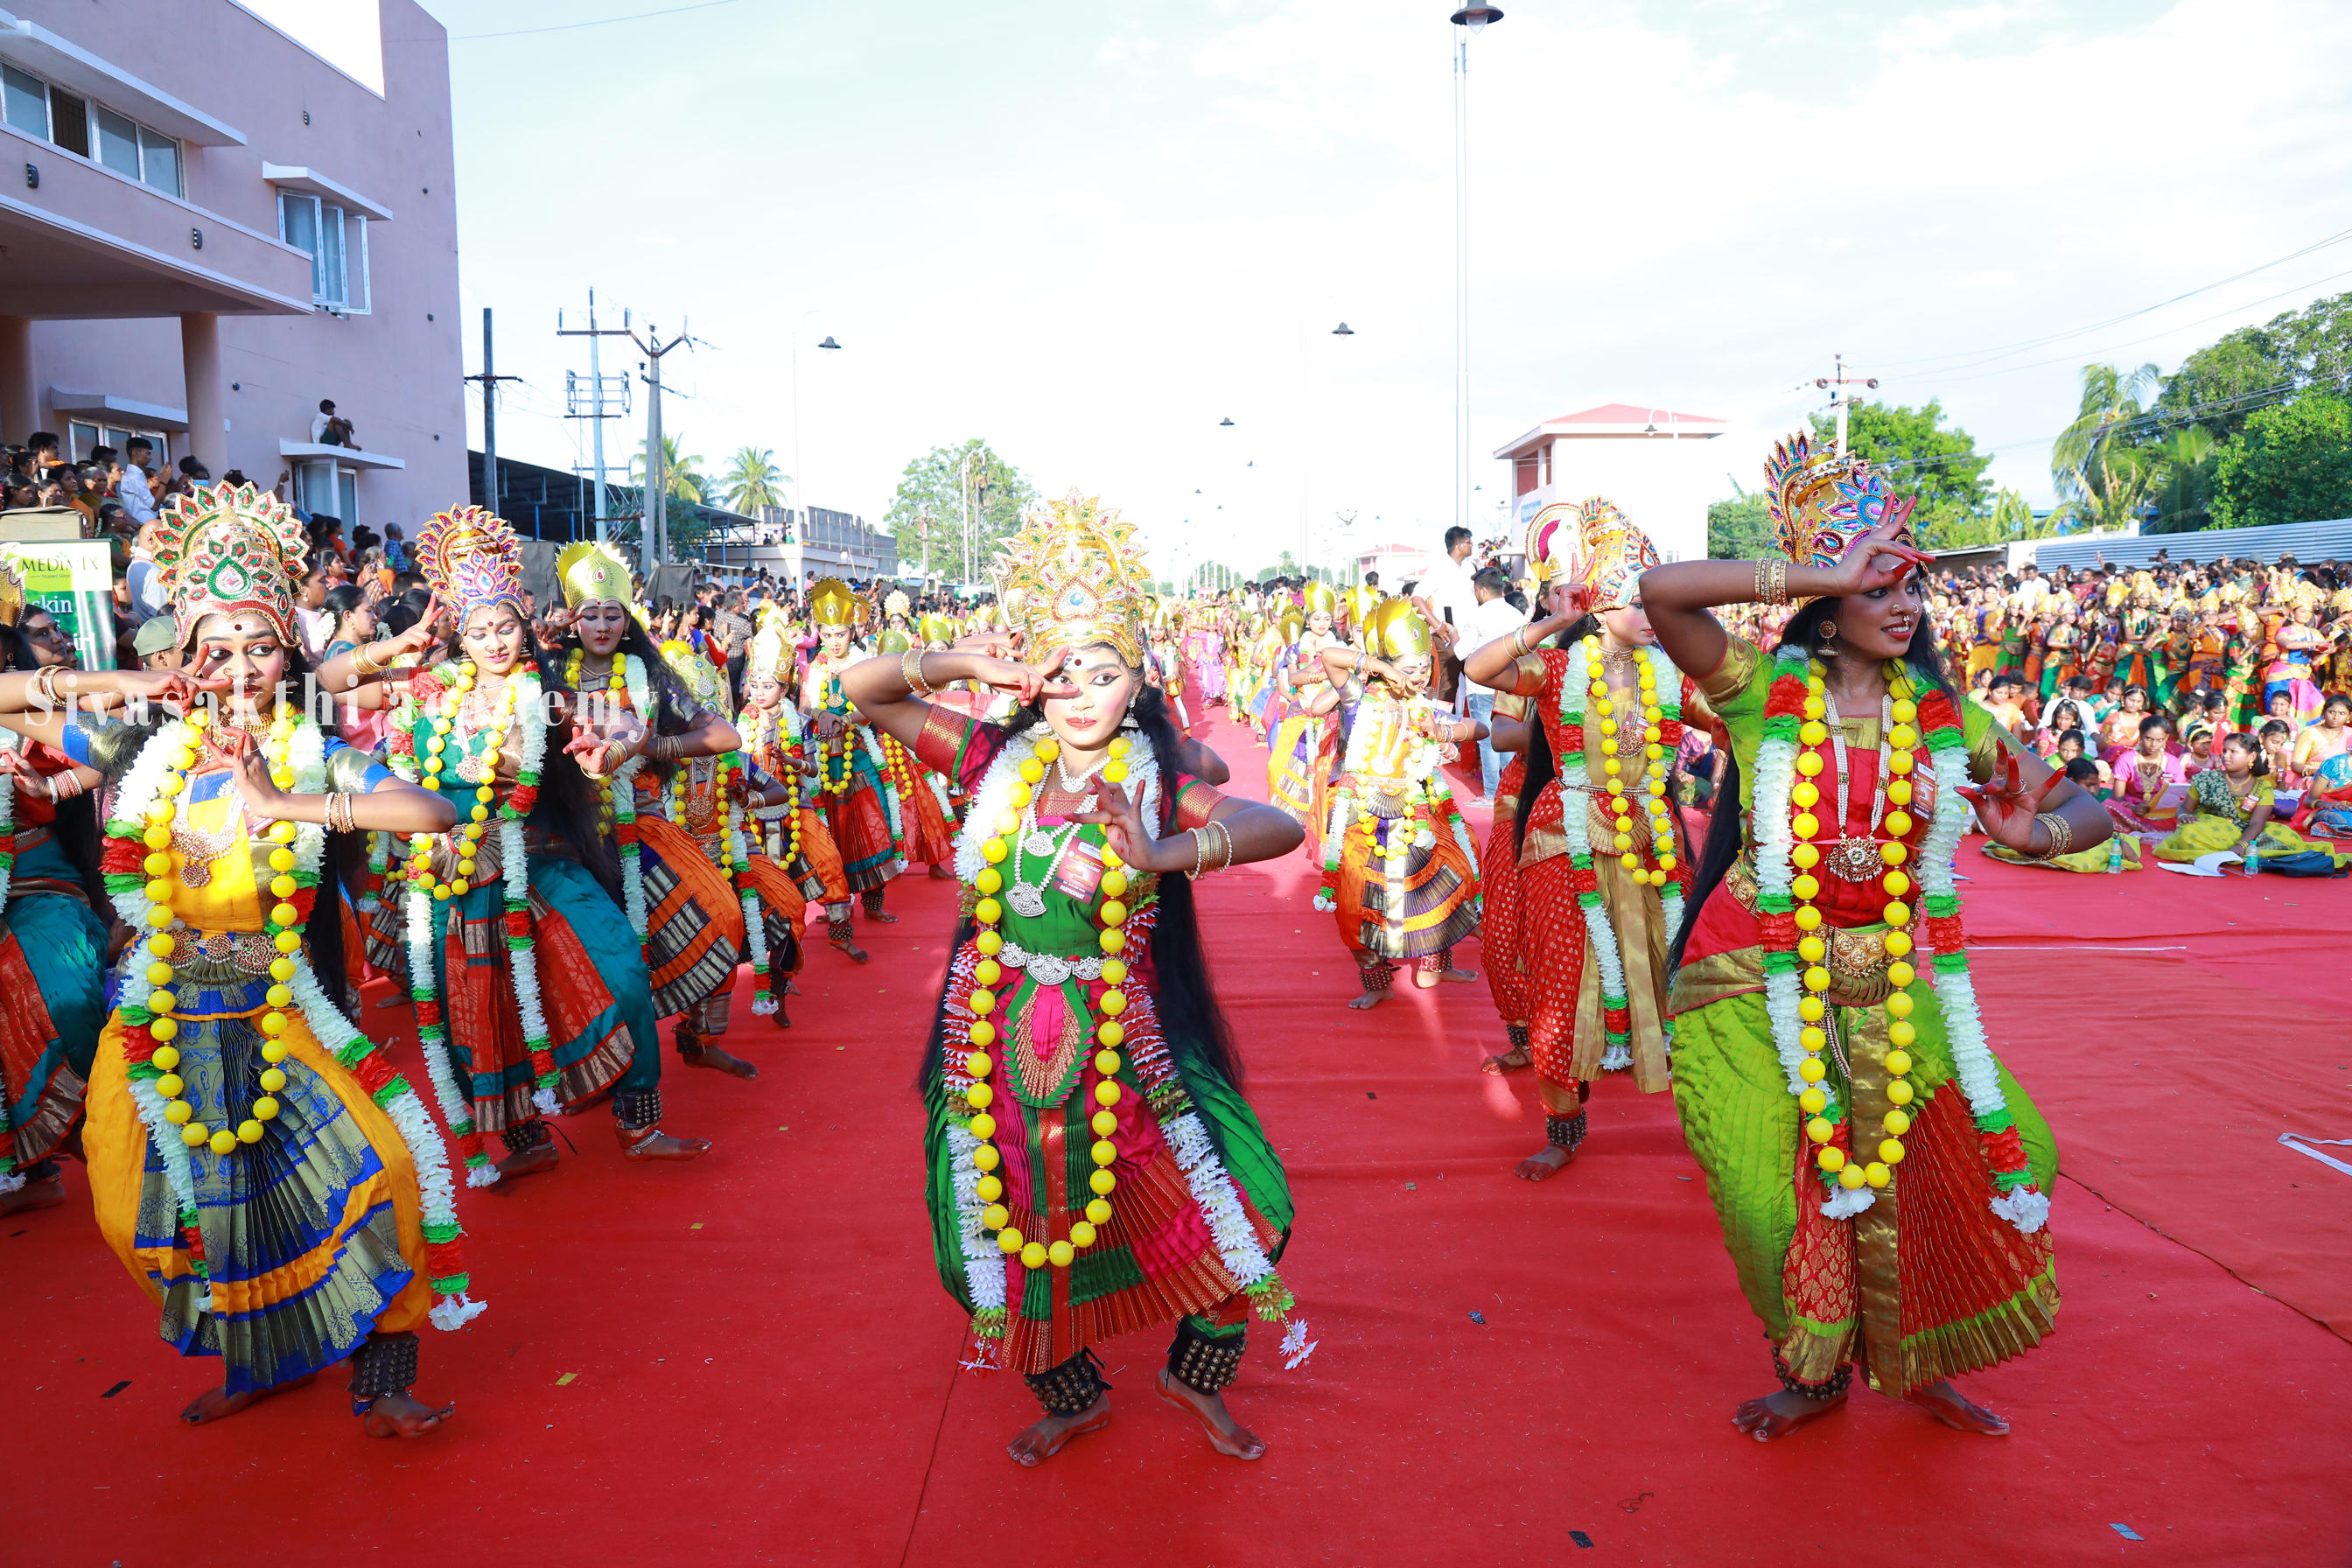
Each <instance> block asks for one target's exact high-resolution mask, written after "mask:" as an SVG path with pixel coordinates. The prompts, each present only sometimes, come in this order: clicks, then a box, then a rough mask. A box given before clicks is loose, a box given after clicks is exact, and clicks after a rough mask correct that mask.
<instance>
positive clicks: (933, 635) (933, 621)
mask: <svg viewBox="0 0 2352 1568" xmlns="http://www.w3.org/2000/svg"><path fill="white" fill-rule="evenodd" d="M915 629H916V630H917V631H919V632H920V633H922V634H923V641H924V642H925V643H926V644H929V643H935V642H953V641H955V639H956V627H955V623H954V622H953V621H951V620H950V619H948V617H947V616H942V615H938V614H932V615H928V616H924V617H923V618H922V619H921V620H920V621H918V622H917V623H916V624H915Z"/></svg>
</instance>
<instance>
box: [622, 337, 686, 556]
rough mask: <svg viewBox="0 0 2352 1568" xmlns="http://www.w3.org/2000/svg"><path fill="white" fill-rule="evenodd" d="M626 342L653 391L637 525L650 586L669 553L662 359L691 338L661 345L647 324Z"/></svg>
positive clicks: (674, 339) (650, 402) (649, 400)
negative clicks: (641, 358)
mask: <svg viewBox="0 0 2352 1568" xmlns="http://www.w3.org/2000/svg"><path fill="white" fill-rule="evenodd" d="M629 341H630V342H634V343H635V344H636V345H637V352H638V353H641V354H643V355H645V356H646V365H647V367H648V368H649V369H650V370H651V371H652V373H653V374H651V375H649V376H647V377H646V385H648V386H650V387H652V388H653V389H654V391H653V395H652V396H651V397H649V398H647V399H646V520H645V521H644V523H643V524H641V525H640V527H641V531H642V534H643V537H642V538H640V539H639V541H638V543H639V544H640V545H641V546H642V547H643V551H644V560H645V574H646V581H647V582H648V583H650V582H651V581H652V580H653V574H654V568H655V567H656V566H657V565H659V564H660V563H661V562H662V561H663V559H664V558H665V557H667V555H668V553H669V529H668V522H669V474H668V472H667V464H666V463H665V462H664V460H663V459H664V458H665V456H666V454H665V453H664V452H663V450H662V380H661V362H662V356H663V355H664V354H666V353H669V352H670V351H671V350H672V349H675V348H683V347H690V346H692V344H693V342H694V339H693V338H692V337H691V336H689V335H688V334H687V333H685V332H680V333H678V335H677V336H676V337H674V338H672V339H670V341H669V342H662V341H661V330H660V329H659V328H657V327H656V326H654V325H653V324H652V323H651V322H647V323H646V335H645V336H644V337H642V338H640V337H638V336H637V335H636V334H635V332H632V333H630V334H629Z"/></svg>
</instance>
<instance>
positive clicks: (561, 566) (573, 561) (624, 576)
mask: <svg viewBox="0 0 2352 1568" xmlns="http://www.w3.org/2000/svg"><path fill="white" fill-rule="evenodd" d="M555 579H556V581H557V582H558V583H560V584H562V586H563V603H564V606H565V607H566V608H568V609H573V610H576V609H578V608H579V607H580V606H581V605H592V604H595V603H597V602H598V601H600V600H604V599H612V600H614V601H616V602H618V603H620V604H624V605H629V606H630V608H631V610H632V612H634V611H635V606H636V600H637V584H636V579H635V577H634V576H632V575H631V574H630V572H629V563H627V562H625V561H624V560H622V559H621V557H620V554H619V552H616V551H615V550H614V548H613V547H612V546H611V545H609V544H599V543H597V542H595V541H594V540H593V539H583V540H582V541H581V542H579V543H577V544H567V545H565V546H564V547H563V550H562V553H560V554H559V555H557V556H556V558H555Z"/></svg>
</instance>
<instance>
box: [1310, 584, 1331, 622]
mask: <svg viewBox="0 0 2352 1568" xmlns="http://www.w3.org/2000/svg"><path fill="white" fill-rule="evenodd" d="M1318 610H1320V611H1322V612H1323V613H1324V614H1325V615H1327V616H1336V615H1338V614H1339V595H1338V594H1336V593H1334V592H1332V589H1331V584H1328V583H1309V584H1307V614H1308V615H1310V616H1311V615H1313V614H1314V613H1315V612H1316V611H1318Z"/></svg>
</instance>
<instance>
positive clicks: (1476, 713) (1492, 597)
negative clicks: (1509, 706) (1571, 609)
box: [1454, 566, 1528, 809]
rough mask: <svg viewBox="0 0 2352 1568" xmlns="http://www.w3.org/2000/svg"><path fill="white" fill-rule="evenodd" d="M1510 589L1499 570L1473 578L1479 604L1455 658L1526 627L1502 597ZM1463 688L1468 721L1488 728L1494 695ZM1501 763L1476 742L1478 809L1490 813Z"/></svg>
mask: <svg viewBox="0 0 2352 1568" xmlns="http://www.w3.org/2000/svg"><path fill="white" fill-rule="evenodd" d="M1510 585H1511V579H1510V575H1509V574H1507V573H1506V572H1505V571H1504V570H1503V569H1502V568H1501V567H1499V566H1489V567H1486V569H1485V570H1483V571H1481V572H1479V573H1477V574H1475V575H1474V576H1472V578H1471V579H1470V591H1471V592H1472V594H1474V595H1475V596H1476V598H1477V601H1478V602H1477V604H1476V605H1474V606H1473V607H1472V609H1471V611H1470V619H1469V623H1468V624H1467V625H1466V626H1463V627H1462V635H1461V636H1460V637H1458V638H1457V639H1455V641H1454V657H1455V658H1461V657H1463V656H1465V655H1467V654H1470V653H1475V651H1477V650H1478V649H1479V648H1482V647H1486V645H1487V644H1488V643H1490V642H1493V641H1495V640H1496V638H1498V637H1509V636H1510V635H1511V634H1512V633H1513V632H1515V631H1517V630H1518V629H1519V628H1520V627H1521V626H1526V625H1527V624H1528V618H1527V616H1523V615H1521V614H1519V612H1518V611H1517V610H1515V609H1513V608H1511V602H1510V601H1509V600H1508V599H1507V598H1505V597H1503V595H1504V594H1505V593H1506V592H1507V591H1508V589H1509V588H1510ZM1462 684H1463V687H1464V689H1465V692H1466V694H1467V698H1468V700H1467V702H1466V704H1465V706H1466V709H1467V710H1468V712H1469V714H1470V717H1472V718H1473V719H1475V720H1476V721H1478V722H1479V723H1480V724H1482V725H1486V726H1489V727H1491V726H1492V725H1493V723H1494V721H1495V698H1496V693H1495V692H1492V691H1489V690H1487V689H1486V688H1485V687H1483V686H1481V685H1479V684H1478V683H1477V682H1476V681H1470V680H1465V681H1464V682H1463V683H1462ZM1502 773H1503V763H1502V759H1501V758H1499V757H1497V756H1496V755H1495V747H1494V743H1493V742H1491V741H1488V740H1481V741H1480V742H1478V786H1479V787H1478V804H1479V805H1483V806H1486V807H1488V808H1490V809H1491V808H1492V807H1493V806H1494V804H1495V784H1496V781H1497V780H1498V779H1500V778H1501V777H1502Z"/></svg>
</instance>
